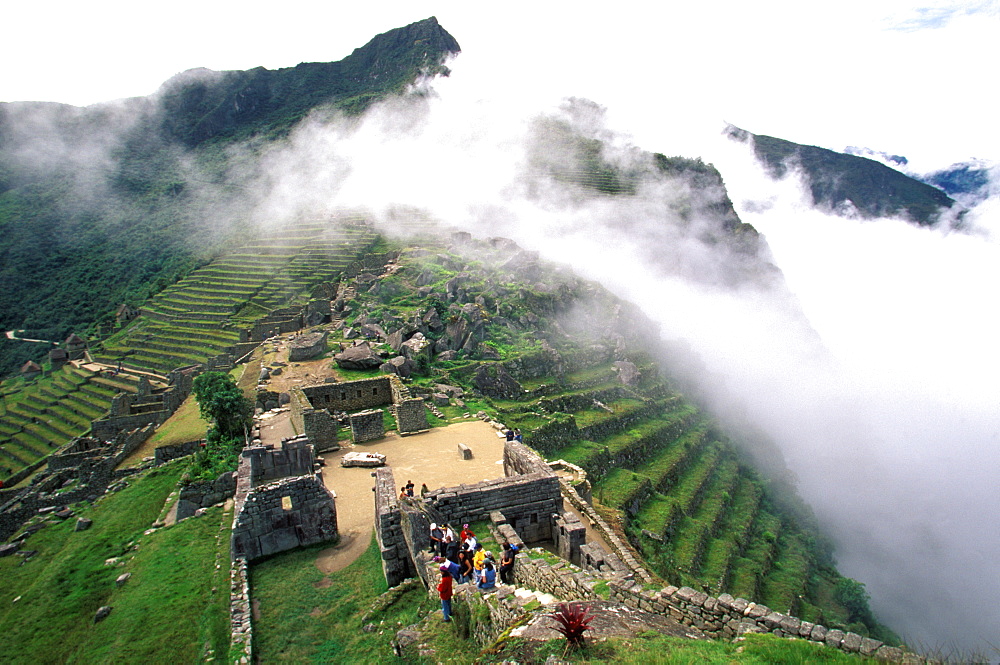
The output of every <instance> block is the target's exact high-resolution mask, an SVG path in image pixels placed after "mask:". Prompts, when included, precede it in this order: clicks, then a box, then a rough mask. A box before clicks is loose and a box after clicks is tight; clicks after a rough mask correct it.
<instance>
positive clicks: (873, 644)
mask: <svg viewBox="0 0 1000 665" xmlns="http://www.w3.org/2000/svg"><path fill="white" fill-rule="evenodd" d="M881 646H882V642H879V641H878V640H873V639H872V638H870V637H865V638H863V639H862V640H861V648H860V649H858V651H860V652H861V655H862V656H872V655H874V654H875V652H876V651H878V650H879V647H881Z"/></svg>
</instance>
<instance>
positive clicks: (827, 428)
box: [258, 55, 1000, 649]
mask: <svg viewBox="0 0 1000 665" xmlns="http://www.w3.org/2000/svg"><path fill="white" fill-rule="evenodd" d="M465 58H466V56H465V55H463V56H461V57H460V58H459V59H458V61H456V63H455V66H454V72H455V73H454V74H453V76H452V77H451V78H450V79H447V80H440V81H436V82H435V83H434V84H433V88H434V90H436V92H435V93H434V94H432V95H430V96H427V97H423V98H421V99H419V100H410V101H403V102H393V103H391V104H389V105H386V106H384V107H380V108H378V109H376V110H375V111H374V112H372V113H371V114H370V115H369V116H368V117H367V118H366V119H365V121H364V122H363V123H361V125H360V126H359V127H357V128H356V129H355V130H351V131H348V130H345V129H342V128H337V127H336V126H334V127H331V126H326V125H321V124H307V125H305V126H303V127H302V128H301V129H300V130H299V131H298V132H297V133H296V134H295V136H294V137H293V139H292V143H291V146H290V147H289V148H288V149H287V150H284V151H281V152H278V153H274V154H272V155H270V157H269V159H268V162H267V169H266V171H267V174H268V180H267V183H266V185H265V186H261V187H259V188H258V190H259V191H260V192H261V193H262V195H263V198H262V201H261V205H260V207H259V209H258V210H259V212H260V213H261V214H262V216H263V218H266V219H269V220H273V221H281V220H282V219H284V218H287V217H288V216H290V215H292V214H300V213H312V212H317V211H321V210H325V209H331V208H334V207H337V206H348V207H354V206H362V207H366V208H369V209H371V210H373V211H374V212H375V214H376V215H377V216H380V217H381V218H382V219H384V220H386V223H390V221H389V220H391V218H392V214H391V213H392V211H393V210H396V209H398V208H399V207H400V206H412V207H416V208H419V209H422V210H425V211H428V212H429V213H431V214H432V215H433V216H434V217H436V218H438V219H440V220H442V221H444V222H446V223H448V224H451V225H454V226H456V227H459V228H464V229H467V230H469V231H472V232H474V233H476V234H477V235H480V236H492V235H503V236H507V237H511V238H513V239H514V240H516V241H517V242H518V243H520V244H521V245H522V246H524V247H526V248H528V249H531V250H537V251H539V252H540V253H541V255H542V256H543V257H545V258H549V259H553V260H556V261H562V262H566V263H570V264H572V265H573V266H574V268H575V269H576V270H577V271H578V272H579V273H581V274H583V275H585V276H587V277H590V278H593V279H597V280H599V281H601V282H602V283H604V284H605V285H606V286H608V287H609V288H611V289H612V290H613V291H615V292H616V293H618V294H619V295H621V296H623V297H625V298H627V299H629V300H631V301H633V302H635V303H637V304H638V305H640V306H641V307H642V308H643V310H644V311H646V313H647V314H648V315H650V316H651V317H653V318H654V319H655V320H656V321H657V322H658V323H660V325H661V326H662V330H663V334H664V337H665V338H667V339H671V340H678V339H679V340H684V341H685V342H687V344H688V345H690V347H691V348H692V349H693V350H694V351H695V352H696V353H697V354H698V355H699V356H700V357H701V359H702V361H703V363H704V365H705V366H706V368H707V370H708V372H706V373H705V374H704V375H703V377H702V379H703V381H705V383H706V385H705V387H706V389H708V390H710V391H711V393H712V394H713V395H714V400H715V404H716V407H717V408H718V409H719V411H720V412H721V413H723V414H736V415H740V414H745V415H746V417H748V418H749V421H750V422H751V423H752V424H753V425H754V426H755V427H756V428H758V429H759V430H760V431H763V432H765V433H767V434H768V435H769V436H770V437H771V438H772V439H773V440H774V442H775V443H776V444H777V445H778V446H779V448H780V449H781V451H782V453H783V455H784V456H785V459H786V461H787V464H788V466H789V467H790V468H791V470H792V471H793V472H794V474H795V475H796V476H797V477H798V479H799V490H800V493H801V494H802V495H803V496H804V498H805V499H806V500H807V501H808V502H809V503H810V504H811V505H812V506H813V508H814V510H815V511H816V513H817V515H818V517H819V518H820V520H821V521H822V523H823V524H824V526H825V527H826V528H827V529H828V530H829V532H830V533H831V534H832V536H833V537H834V539H835V540H836V542H837V545H838V551H837V556H838V560H839V561H840V567H841V570H842V572H844V573H845V574H847V575H851V576H853V577H856V578H858V579H859V580H861V581H863V582H865V583H866V584H867V585H868V588H869V590H870V591H871V593H872V596H873V603H872V604H873V608H874V609H875V610H876V612H877V613H878V614H879V616H880V617H881V618H883V619H884V620H885V621H886V622H887V623H888V624H889V625H891V626H892V627H893V628H895V629H897V630H899V631H901V632H902V633H903V634H904V635H905V636H906V637H907V638H908V639H909V640H910V641H911V642H912V643H918V642H919V643H923V644H925V645H931V646H939V647H944V648H948V647H951V646H958V647H962V648H970V647H975V648H980V649H983V648H986V645H987V643H988V641H989V640H991V639H993V638H995V629H996V626H997V625H1000V610H998V609H997V607H996V606H995V605H994V604H992V603H990V602H989V600H988V599H989V598H992V597H995V596H996V595H998V593H1000V564H998V558H997V557H996V556H995V554H996V553H997V552H998V551H1000V533H998V530H997V528H996V518H995V516H996V515H997V514H1000V499H998V494H997V492H996V491H995V489H994V480H993V479H994V477H995V476H996V472H997V469H998V468H1000V447H998V444H1000V441H998V437H1000V412H998V409H997V408H996V405H997V404H998V403H1000V382H997V381H996V377H997V376H998V375H1000V345H997V344H996V339H998V333H1000V329H998V327H1000V317H996V316H995V311H994V310H995V307H994V306H993V305H992V303H993V302H994V301H995V300H996V297H995V294H994V291H995V288H996V285H997V284H998V283H1000V245H998V244H996V243H994V242H992V241H991V240H990V238H989V236H983V235H979V236H975V235H962V234H957V233H951V234H945V233H943V232H940V231H935V230H927V229H921V228H917V227H915V226H911V225H909V224H906V223H904V222H901V221H898V220H873V221H859V220H849V219H843V218H836V217H831V216H828V215H826V214H824V213H822V212H820V211H817V210H815V209H813V208H812V207H811V205H810V204H808V203H807V202H806V198H805V194H804V193H803V189H802V187H801V186H800V185H799V183H798V182H797V181H796V180H794V179H787V180H785V181H782V182H773V181H770V180H768V179H767V178H766V177H765V176H764V175H763V174H762V172H761V170H760V169H759V168H758V167H757V166H756V165H755V164H754V163H753V160H752V158H751V156H750V154H749V151H748V149H747V148H746V147H745V146H742V145H738V144H733V143H731V142H728V141H727V140H725V139H724V138H723V137H722V136H721V132H720V130H721V129H722V127H721V123H720V124H716V123H714V122H706V121H705V120H704V119H699V118H697V116H698V114H699V111H700V109H698V107H697V106H696V105H695V104H694V102H693V101H692V100H687V99H680V100H678V101H676V102H673V103H672V104H675V105H676V111H677V115H680V116H684V117H686V118H690V122H676V121H674V119H673V116H665V115H662V114H661V113H660V107H647V108H646V109H645V111H646V113H645V114H642V113H637V111H636V109H635V108H624V109H622V108H620V107H619V105H618V104H617V103H616V102H615V103H611V104H610V105H609V106H610V108H609V109H608V112H607V114H606V118H602V117H601V115H600V114H591V115H588V116H586V117H585V118H584V121H582V122H580V124H579V126H587V127H589V128H590V131H595V132H598V133H600V134H601V136H603V137H604V138H605V139H606V140H608V141H609V142H610V143H611V144H612V145H613V146H615V150H614V154H615V155H616V156H618V157H621V156H627V155H629V154H630V146H631V145H632V143H635V144H637V145H638V146H639V147H641V148H642V149H645V150H650V151H659V152H664V153H666V154H668V155H671V154H677V153H684V154H686V155H687V156H699V155H700V156H704V157H705V158H706V160H707V161H712V162H714V163H715V164H716V165H717V166H718V167H719V169H720V171H721V172H722V174H723V177H724V178H725V181H726V184H727V187H728V188H729V192H730V194H731V196H732V198H733V200H734V202H735V204H736V207H737V209H738V211H739V212H740V214H741V216H742V218H743V221H746V222H749V223H752V224H753V225H754V226H756V227H757V228H758V229H759V230H760V231H761V232H762V233H764V234H765V236H766V237H767V241H768V243H769V245H770V247H771V250H772V252H773V257H774V262H775V263H776V265H777V266H778V267H780V269H781V270H782V271H783V273H784V275H785V278H786V280H787V288H788V291H790V293H791V296H792V297H793V298H794V301H795V302H792V301H791V300H790V299H789V293H788V292H787V291H785V290H784V289H783V288H776V289H774V290H767V289H763V290H761V289H756V288H745V289H738V290H729V289H724V288H719V287H716V286H713V284H714V283H715V282H714V280H712V279H699V280H695V281H691V280H688V279H685V278H682V277H678V276H677V275H676V271H673V270H671V269H667V266H665V265H664V264H665V263H666V262H668V261H674V260H675V259H676V258H677V257H678V256H680V257H681V259H682V260H683V261H685V262H688V263H689V265H688V266H687V268H686V271H687V274H689V275H691V274H695V275H701V276H704V275H705V274H708V273H711V271H713V270H716V269H720V266H719V265H717V263H716V264H713V262H717V261H718V257H717V255H716V254H714V253H713V252H712V251H710V250H708V249H706V248H705V246H703V245H701V244H700V243H698V242H697V241H696V240H694V239H693V238H692V234H687V233H678V232H676V228H677V225H678V217H677V213H676V212H675V211H674V210H673V209H672V206H673V203H674V202H675V201H676V200H677V197H679V196H682V195H683V191H682V188H681V186H680V185H678V183H676V182H669V181H661V182H658V183H654V184H652V185H650V186H648V187H645V188H643V189H641V190H640V192H639V193H638V195H636V196H634V197H619V198H606V197H596V198H595V197H591V198H586V197H584V198H581V197H578V196H572V195H568V194H567V193H566V190H563V189H560V188H558V187H554V188H551V189H545V188H542V190H541V191H539V189H538V187H534V188H528V187H525V183H524V180H523V177H522V176H523V172H524V170H525V168H526V165H527V163H528V159H529V153H530V149H529V146H530V144H531V140H532V136H533V131H535V129H534V128H536V127H537V125H536V122H537V119H538V117H539V116H540V115H543V114H544V115H550V116H551V115H556V116H560V115H562V117H565V112H564V111H561V110H560V109H559V104H558V103H557V101H553V102H550V101H549V100H550V99H551V98H550V96H549V95H548V94H546V92H545V91H535V93H530V94H529V93H526V94H524V95H513V94H507V93H508V92H509V91H508V90H507V88H506V87H505V86H502V85H501V86H500V87H499V88H498V89H496V90H494V91H492V92H494V93H496V94H492V95H487V94H486V93H487V92H489V91H484V90H483V89H481V88H480V87H479V85H478V84H479V83H480V82H481V81H482V80H484V79H483V78H482V76H481V70H479V68H478V63H477V62H476V59H475V56H473V57H471V58H470V59H469V60H465ZM463 60H464V62H463ZM487 80H490V79H487ZM492 80H493V81H494V82H496V79H492ZM601 101H604V100H601ZM670 108H671V110H674V108H675V107H674V106H671V107H670ZM628 122H634V124H633V125H632V126H631V127H629V126H628V124H627V123H628ZM622 126H625V127H627V128H629V129H634V132H633V133H632V135H631V136H630V135H628V134H625V133H624V132H621V131H615V129H614V128H619V127H622ZM640 137H641V138H640ZM987 203H988V204H989V205H986V204H984V206H983V207H982V208H981V209H979V210H977V211H973V212H974V215H978V218H977V219H978V221H977V223H978V224H981V225H982V224H986V223H988V222H990V219H989V217H990V216H991V215H995V213H996V207H995V206H993V203H992V200H991V201H988V202H987ZM991 206H993V207H991ZM672 229H673V230H672ZM677 243H680V244H681V245H682V246H683V247H684V250H683V251H682V252H680V253H678V252H676V251H673V249H674V248H675V245H677ZM800 311H801V312H802V313H804V315H805V318H806V319H807V320H808V324H804V322H803V319H802V317H801V316H800V314H799V312H800Z"/></svg>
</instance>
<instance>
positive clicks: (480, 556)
mask: <svg viewBox="0 0 1000 665" xmlns="http://www.w3.org/2000/svg"><path fill="white" fill-rule="evenodd" d="M485 561H486V550H484V549H483V546H482V545H480V544H478V543H476V553H475V554H473V555H472V576H473V577H474V578H475V581H476V584H479V579H480V578H481V577H482V576H483V564H484V562H485Z"/></svg>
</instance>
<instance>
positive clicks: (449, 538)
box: [441, 524, 456, 557]
mask: <svg viewBox="0 0 1000 665" xmlns="http://www.w3.org/2000/svg"><path fill="white" fill-rule="evenodd" d="M443 526H444V529H443V532H442V533H443V535H442V536H441V556H444V557H446V556H448V544H449V543H452V542H456V539H455V532H454V531H452V530H451V526H449V525H447V524H445V525H443Z"/></svg>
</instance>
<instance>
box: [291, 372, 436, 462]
mask: <svg viewBox="0 0 1000 665" xmlns="http://www.w3.org/2000/svg"><path fill="white" fill-rule="evenodd" d="M290 398H291V399H290V404H289V406H290V408H291V411H292V419H293V421H294V422H295V425H296V427H297V428H298V430H299V431H301V432H305V434H306V436H308V437H309V440H310V441H312V442H313V443H314V444H315V446H316V449H317V450H318V451H320V452H325V451H327V450H335V449H337V448H338V447H339V446H338V445H337V432H338V430H339V428H340V426H341V425H345V426H349V427H350V428H351V434H352V437H353V440H354V442H355V443H361V442H363V441H372V440H375V439H378V438H381V437H382V436H384V435H385V426H384V424H383V422H384V421H383V412H382V409H379V408H377V407H382V406H388V407H389V410H390V412H391V413H392V415H393V417H394V418H395V420H396V427H397V428H398V430H399V433H400V434H403V435H406V434H415V433H417V432H423V431H426V430H427V429H429V428H430V425H429V424H428V422H427V411H426V406H425V403H424V400H422V399H420V398H418V397H412V396H411V395H410V391H409V389H408V388H407V387H406V386H405V385H403V382H402V381H400V380H399V377H397V376H394V375H389V376H379V377H374V378H371V379H360V380H358V381H344V382H340V383H321V384H318V385H313V386H303V387H301V388H293V389H292V391H291V393H290Z"/></svg>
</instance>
